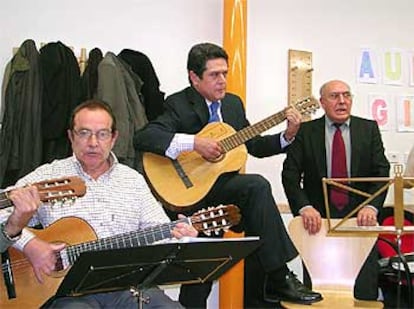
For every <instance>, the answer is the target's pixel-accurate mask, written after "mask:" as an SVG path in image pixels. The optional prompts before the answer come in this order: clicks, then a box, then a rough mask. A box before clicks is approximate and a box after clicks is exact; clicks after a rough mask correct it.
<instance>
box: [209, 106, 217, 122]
mask: <svg viewBox="0 0 414 309" xmlns="http://www.w3.org/2000/svg"><path fill="white" fill-rule="evenodd" d="M219 106H220V103H219V102H211V104H210V119H209V120H208V122H217V121H220V117H219V115H218V108H219Z"/></svg>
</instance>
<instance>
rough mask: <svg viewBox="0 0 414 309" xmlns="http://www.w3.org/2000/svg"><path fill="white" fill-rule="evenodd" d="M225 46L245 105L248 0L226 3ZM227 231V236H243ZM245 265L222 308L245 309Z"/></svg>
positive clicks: (227, 281)
mask: <svg viewBox="0 0 414 309" xmlns="http://www.w3.org/2000/svg"><path fill="white" fill-rule="evenodd" d="M223 1H224V12H223V18H224V21H223V47H224V49H225V50H226V51H227V53H228V55H229V73H228V76H227V91H229V92H232V93H235V94H237V95H239V96H240V97H241V98H242V100H243V102H244V104H246V25H247V20H246V17H247V15H246V12H247V0H223ZM242 236H243V234H238V233H233V232H231V231H228V232H226V233H225V235H224V237H242ZM243 295H244V262H243V261H241V262H239V263H237V264H236V265H235V266H234V267H233V268H232V269H230V270H229V271H228V272H226V273H225V274H224V275H223V276H221V278H220V281H219V306H220V309H242V308H243V301H244V298H243Z"/></svg>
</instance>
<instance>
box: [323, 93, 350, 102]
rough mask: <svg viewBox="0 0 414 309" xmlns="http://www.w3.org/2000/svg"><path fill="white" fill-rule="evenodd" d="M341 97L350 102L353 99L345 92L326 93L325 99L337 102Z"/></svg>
mask: <svg viewBox="0 0 414 309" xmlns="http://www.w3.org/2000/svg"><path fill="white" fill-rule="evenodd" d="M341 96H342V97H343V98H344V99H345V100H352V98H353V97H354V95H353V94H352V93H351V92H349V91H345V92H331V93H328V94H327V95H326V97H327V98H328V99H329V100H331V101H337V100H338V99H339V98H340V97H341Z"/></svg>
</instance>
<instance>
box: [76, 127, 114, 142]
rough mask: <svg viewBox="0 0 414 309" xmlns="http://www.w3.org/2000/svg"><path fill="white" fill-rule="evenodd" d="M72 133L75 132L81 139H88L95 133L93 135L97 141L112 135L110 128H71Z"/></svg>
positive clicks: (104, 139)
mask: <svg viewBox="0 0 414 309" xmlns="http://www.w3.org/2000/svg"><path fill="white" fill-rule="evenodd" d="M72 131H73V133H75V134H76V135H77V136H78V137H79V138H80V139H81V140H88V139H90V138H91V137H92V135H95V137H96V138H97V139H98V140H99V141H107V140H108V139H110V138H111V137H112V130H109V129H102V130H99V131H97V132H92V131H91V130H88V129H81V130H79V131H77V130H75V129H73V130H72Z"/></svg>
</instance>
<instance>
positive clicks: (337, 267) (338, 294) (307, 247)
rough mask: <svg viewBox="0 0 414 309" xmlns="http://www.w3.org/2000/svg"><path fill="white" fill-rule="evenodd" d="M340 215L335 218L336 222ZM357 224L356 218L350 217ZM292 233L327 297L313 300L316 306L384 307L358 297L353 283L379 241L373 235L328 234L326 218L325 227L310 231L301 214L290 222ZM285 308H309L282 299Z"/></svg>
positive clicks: (314, 280)
mask: <svg viewBox="0 0 414 309" xmlns="http://www.w3.org/2000/svg"><path fill="white" fill-rule="evenodd" d="M338 220H339V219H331V225H335V224H336V222H338ZM345 224H347V225H351V226H356V219H355V218H351V219H349V220H348V221H346V223H345ZM288 228H289V234H290V237H291V239H292V241H293V243H294V244H295V246H296V248H297V250H298V251H299V254H300V256H301V258H302V260H303V263H304V264H305V266H306V268H307V269H308V271H309V275H310V277H311V278H312V283H313V285H312V287H313V289H314V290H315V291H318V292H320V293H322V295H323V298H324V299H323V300H322V301H320V302H317V303H314V304H312V308H383V304H382V303H381V302H379V301H363V300H356V299H355V298H354V296H353V287H354V283H355V279H356V277H357V276H358V273H359V270H360V269H361V267H362V265H363V263H364V262H365V260H366V258H367V257H368V255H369V253H370V251H371V249H372V247H373V246H374V244H375V241H376V237H375V236H374V237H371V236H369V237H368V236H361V237H355V236H336V235H334V236H328V235H327V232H328V221H327V219H323V220H322V228H321V231H320V232H319V233H318V234H316V235H309V233H308V232H307V231H306V230H305V229H304V227H303V222H302V218H301V217H295V218H293V219H292V220H291V221H290V222H289V225H288ZM282 305H283V306H284V307H285V308H308V309H309V305H298V304H292V303H289V302H282Z"/></svg>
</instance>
